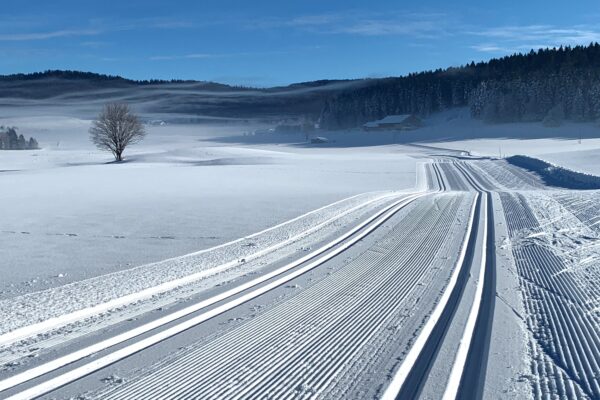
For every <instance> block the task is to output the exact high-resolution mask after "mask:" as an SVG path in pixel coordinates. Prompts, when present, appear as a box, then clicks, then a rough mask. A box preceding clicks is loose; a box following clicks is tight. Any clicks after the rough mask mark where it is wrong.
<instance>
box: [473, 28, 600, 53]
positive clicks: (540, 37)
mask: <svg viewBox="0 0 600 400" xmlns="http://www.w3.org/2000/svg"><path fill="white" fill-rule="evenodd" d="M466 33H467V34H469V35H472V36H475V37H481V38H484V39H485V41H484V42H483V43H480V44H476V45H473V46H471V48H473V49H474V50H477V51H480V52H496V53H509V52H519V51H527V50H530V49H539V48H546V47H559V46H561V45H562V46H565V45H567V46H576V45H587V44H589V43H591V42H600V30H599V29H598V28H596V27H595V26H589V25H575V26H571V27H559V26H553V25H523V26H504V27H494V28H489V29H482V30H476V31H475V30H474V31H468V32H466Z"/></svg>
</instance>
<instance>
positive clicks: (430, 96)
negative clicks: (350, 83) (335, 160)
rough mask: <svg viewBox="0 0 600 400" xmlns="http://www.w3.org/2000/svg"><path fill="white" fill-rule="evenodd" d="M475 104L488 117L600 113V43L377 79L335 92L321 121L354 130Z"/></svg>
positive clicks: (553, 119) (476, 113)
mask: <svg viewBox="0 0 600 400" xmlns="http://www.w3.org/2000/svg"><path fill="white" fill-rule="evenodd" d="M453 107H469V108H470V110H471V114H472V115H473V117H475V118H479V119H483V120H485V121H488V122H519V121H545V122H547V123H548V124H549V125H556V124H559V123H560V121H561V120H562V119H568V120H573V121H594V120H597V119H599V118H600V45H599V44H598V43H592V44H590V45H589V46H576V47H568V46H567V47H560V48H553V49H541V50H538V51H533V50H532V51H531V52H529V53H528V54H515V55H512V56H507V57H503V58H500V59H492V60H490V61H488V62H480V63H477V64H475V63H473V62H472V63H471V64H468V65H465V66H462V67H458V68H448V69H444V70H442V69H438V70H435V71H427V72H421V73H415V74H410V75H408V76H405V77H400V78H387V79H377V80H373V81H372V84H367V85H365V86H364V87H362V88H355V89H353V90H346V91H342V92H340V93H337V94H336V95H334V96H332V97H331V98H329V99H328V101H327V102H326V103H325V105H324V108H323V110H322V112H321V116H320V120H321V126H322V127H324V128H328V129H339V128H348V127H355V126H359V125H361V124H363V123H364V122H366V121H371V120H375V119H379V118H382V117H385V116H386V115H392V114H417V115H420V116H427V115H429V114H431V113H434V112H438V111H443V110H445V109H449V108H453Z"/></svg>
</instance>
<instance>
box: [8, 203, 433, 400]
mask: <svg viewBox="0 0 600 400" xmlns="http://www.w3.org/2000/svg"><path fill="white" fill-rule="evenodd" d="M421 196H423V194H417V195H411V196H408V197H407V198H404V199H401V200H398V201H396V202H394V203H393V204H391V205H390V206H387V207H385V208H384V209H383V210H381V211H379V212H377V213H376V214H375V215H374V216H372V217H371V218H369V219H367V220H366V221H364V222H363V223H361V224H359V225H358V226H357V227H355V228H354V229H352V230H351V231H349V232H347V233H346V234H344V235H342V236H341V237H340V238H338V239H336V240H334V241H333V242H331V243H329V244H327V245H325V246H323V247H322V248H320V249H318V250H316V251H314V252H312V253H310V254H309V255H307V256H305V257H302V258H301V259H299V260H297V261H296V262H294V263H292V264H291V265H287V266H285V267H282V268H280V269H278V270H276V271H273V272H272V273H269V274H265V275H264V276H262V277H261V278H257V279H255V280H254V281H251V282H249V283H247V284H244V285H240V286H239V287H236V288H234V289H232V290H230V291H228V292H225V293H224V294H222V295H220V296H217V298H215V299H214V300H211V299H209V300H208V301H203V302H201V303H200V304H197V305H193V306H190V307H188V308H187V309H184V310H181V311H179V312H176V313H173V314H171V315H167V316H165V317H163V318H162V319H164V321H163V320H162V319H161V320H158V321H152V322H150V323H148V324H146V325H143V326H141V327H138V328H136V329H133V330H131V331H127V332H125V333H123V334H120V335H117V336H116V337H113V338H109V339H105V340H103V341H101V342H99V343H96V344H94V345H92V346H89V347H87V348H84V349H81V350H78V351H76V352H74V353H70V354H67V355H66V356H63V357H60V358H58V359H55V360H52V361H50V362H48V363H46V364H42V365H40V366H38V367H34V368H32V369H29V370H27V371H24V372H22V373H20V374H17V375H15V376H12V377H10V378H7V379H5V380H3V381H0V391H4V390H7V389H10V388H13V387H15V386H18V385H20V384H22V383H25V382H27V381H30V380H32V379H35V378H37V377H40V376H42V375H44V374H46V373H48V372H51V371H54V370H57V369H59V368H63V367H64V366H67V365H69V364H71V363H73V362H75V361H78V360H81V359H83V358H85V357H87V356H90V355H92V354H95V353H98V352H99V351H103V350H104V349H107V348H110V347H112V346H115V345H117V344H119V343H123V342H125V341H128V340H131V339H134V338H135V337H137V336H139V335H141V334H143V333H145V332H149V331H151V330H154V329H157V328H159V327H160V326H162V325H164V324H167V323H170V322H172V321H175V320H177V319H179V318H182V317H184V316H186V315H190V314H191V313H194V312H197V311H198V310H201V309H203V308H205V307H207V306H209V305H211V304H216V303H217V302H219V301H223V300H226V299H227V298H228V297H231V296H235V295H238V294H242V292H244V291H245V290H247V289H250V288H252V287H253V286H255V285H257V284H260V283H262V282H266V281H268V280H269V279H272V278H275V277H277V276H278V275H280V274H281V273H283V272H286V271H291V270H292V269H294V268H295V267H297V266H300V265H302V264H303V263H305V262H308V261H310V260H313V259H315V258H317V260H315V261H312V262H311V263H310V264H308V265H307V266H304V267H302V268H300V269H295V270H293V272H291V273H288V274H287V275H285V276H283V277H281V278H279V279H276V280H275V281H272V282H269V283H268V284H266V285H265V286H263V287H262V288H259V289H256V290H254V291H253V292H251V293H249V294H245V295H242V296H241V298H237V299H234V300H232V301H230V302H229V303H226V304H224V305H222V306H219V307H217V308H215V309H212V310H209V311H207V312H205V313H204V314H201V315H200V316H197V317H195V318H193V319H191V320H187V321H183V322H182V323H180V324H179V325H176V326H174V327H171V328H169V329H167V330H165V331H161V332H158V333H156V334H155V335H153V336H151V337H149V338H145V339H142V340H139V341H137V342H134V343H133V344H131V345H129V346H127V347H125V348H121V349H119V350H116V351H114V352H112V353H109V354H108V355H106V356H104V357H102V358H99V359H96V360H94V361H91V362H89V363H88V364H84V365H83V366H80V367H77V368H75V369H74V370H70V371H68V372H66V373H65V374H62V375H59V376H58V377H55V378H52V379H50V380H48V381H45V382H43V383H40V384H37V385H36V386H34V387H32V388H30V389H26V390H24V391H23V392H20V393H18V394H17V395H15V396H14V398H15V399H17V398H31V397H35V396H39V395H41V394H44V393H47V392H49V391H51V390H54V389H56V388H58V387H60V386H63V385H65V384H67V383H69V382H72V381H74V380H76V379H79V378H80V377H82V376H85V375H87V374H89V373H91V372H93V371H95V370H98V369H100V368H103V367H105V366H107V365H110V364H112V363H114V362H116V361H118V360H120V359H122V358H124V357H127V356H129V355H131V354H133V353H135V352H138V351H140V350H143V349H144V348H147V347H149V346H151V345H153V344H155V343H158V342H160V341H162V340H165V339H167V338H168V337H170V336H172V335H175V334H177V333H179V332H181V331H183V330H186V329H189V328H190V327H192V326H194V325H196V324H198V323H200V322H202V321H204V320H206V319H209V318H212V317H213V316H214V315H218V314H219V313H220V312H224V311H226V310H229V309H231V308H233V307H235V306H237V305H239V304H242V303H244V302H246V301H248V300H250V299H252V298H254V297H256V296H258V295H260V294H262V293H265V292H267V291H268V290H271V289H272V288H275V287H278V286H280V285H282V284H284V283H285V282H287V281H289V280H291V279H293V278H294V277H296V276H299V275H301V274H303V273H305V272H306V271H308V270H310V269H312V268H314V267H316V266H318V265H320V264H322V263H323V262H325V261H327V260H328V259H330V258H332V257H334V256H335V255H337V254H339V253H340V252H342V251H344V250H345V249H346V248H348V247H350V246H352V245H353V244H354V243H356V242H358V241H359V240H361V239H362V238H363V237H365V236H366V235H368V234H369V233H371V232H372V231H373V230H374V229H376V228H377V227H378V226H379V225H381V224H383V223H384V222H385V221H387V219H389V218H390V217H391V216H392V215H394V214H395V213H396V212H398V211H399V210H400V209H402V208H403V207H404V206H406V205H407V204H409V203H410V202H412V201H413V200H415V199H416V198H418V197H421ZM336 246H337V247H336ZM332 249H333V250H332ZM322 254H324V255H323V256H321V255H322ZM318 257H321V258H318ZM255 281H257V282H256V283H255ZM258 281H260V282H258ZM221 310H222V311H221Z"/></svg>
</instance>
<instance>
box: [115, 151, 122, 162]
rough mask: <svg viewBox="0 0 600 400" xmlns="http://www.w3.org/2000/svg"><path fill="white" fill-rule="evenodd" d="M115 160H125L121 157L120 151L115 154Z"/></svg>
mask: <svg viewBox="0 0 600 400" xmlns="http://www.w3.org/2000/svg"><path fill="white" fill-rule="evenodd" d="M115 159H116V160H117V161H123V158H122V157H121V152H120V151H119V152H116V153H115Z"/></svg>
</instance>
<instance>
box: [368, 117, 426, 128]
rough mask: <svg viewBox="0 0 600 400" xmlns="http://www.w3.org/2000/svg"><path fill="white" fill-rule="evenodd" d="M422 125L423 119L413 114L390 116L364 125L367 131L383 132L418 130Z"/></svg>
mask: <svg viewBox="0 0 600 400" xmlns="http://www.w3.org/2000/svg"><path fill="white" fill-rule="evenodd" d="M421 125H422V122H421V119H420V118H419V117H417V116H416V115H413V114H402V115H388V116H387V117H385V118H383V119H380V120H377V121H371V122H367V123H366V124H364V125H363V129H364V130H366V131H382V130H400V131H405V130H411V129H417V128H419V127H420V126H421Z"/></svg>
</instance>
